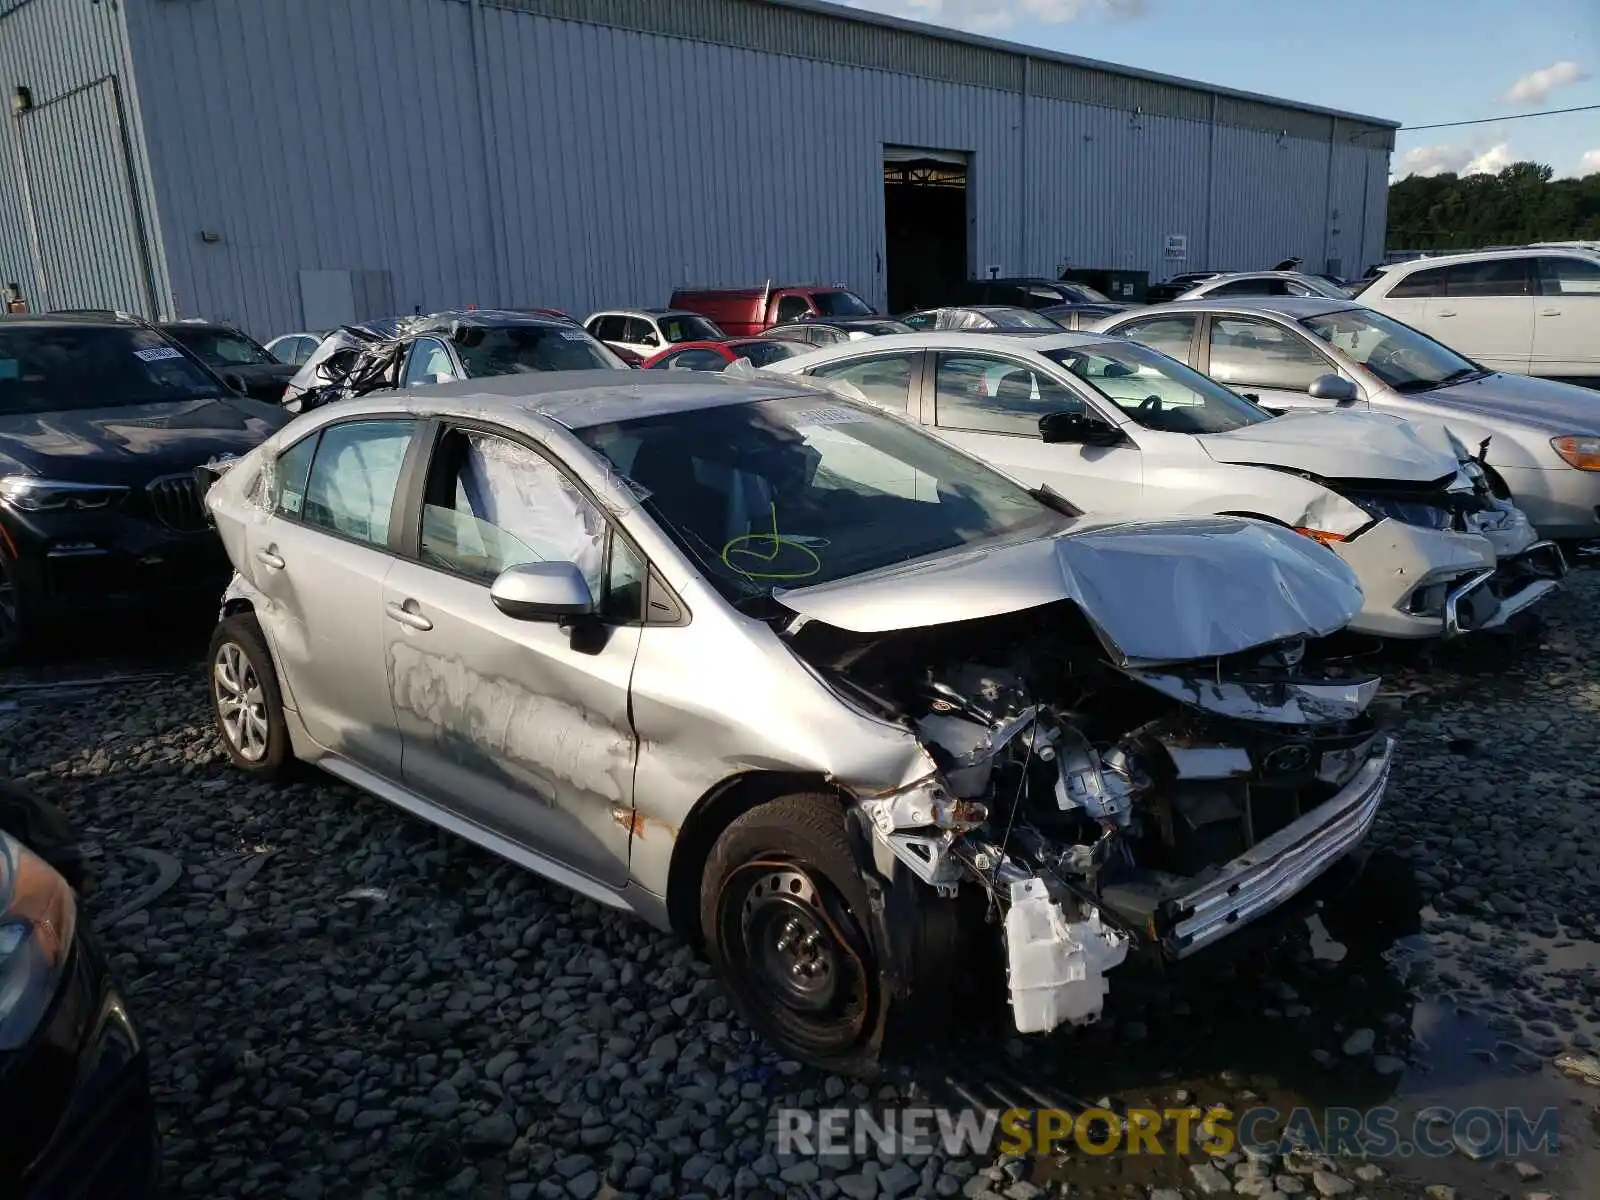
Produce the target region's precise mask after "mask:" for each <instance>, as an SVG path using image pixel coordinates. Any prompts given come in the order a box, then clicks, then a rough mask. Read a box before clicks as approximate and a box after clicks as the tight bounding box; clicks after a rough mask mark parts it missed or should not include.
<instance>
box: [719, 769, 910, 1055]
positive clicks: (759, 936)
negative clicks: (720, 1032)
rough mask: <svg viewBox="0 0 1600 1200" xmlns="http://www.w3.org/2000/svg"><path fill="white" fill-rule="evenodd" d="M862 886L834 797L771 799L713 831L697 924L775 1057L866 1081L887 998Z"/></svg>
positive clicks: (736, 1001) (736, 999)
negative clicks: (717, 834) (776, 1053)
mask: <svg viewBox="0 0 1600 1200" xmlns="http://www.w3.org/2000/svg"><path fill="white" fill-rule="evenodd" d="M870 912H871V907H870V901H869V898H868V891H867V884H866V880H865V879H864V878H863V875H862V870H861V867H860V865H859V864H858V862H857V859H856V855H855V853H854V852H853V850H852V848H851V842H850V837H849V832H848V829H847V826H846V823H845V814H844V810H843V808H842V807H841V805H840V803H839V801H838V799H837V798H836V797H834V796H829V795H825V794H819V793H802V794H796V795H788V796H780V797H779V798H778V799H776V800H771V801H769V802H767V803H766V804H762V805H760V806H758V807H756V808H753V809H751V810H750V811H749V812H746V813H744V814H742V815H741V816H739V817H737V818H735V819H734V820H733V821H732V822H731V823H730V824H729V825H728V827H727V828H726V829H724V830H723V831H722V834H721V836H720V837H719V838H718V839H717V841H716V844H715V845H714V846H713V847H712V849H711V854H710V856H709V857H708V858H707V860H706V865H705V869H704V872H703V873H702V875H701V880H700V927H701V933H702V936H703V937H704V940H705V946H706V948H707V951H708V953H709V955H710V958H711V962H712V965H713V966H714V967H715V968H716V970H717V972H718V974H719V975H720V976H721V978H722V982H723V984H724V986H725V987H726V988H727V989H728V994H729V997H730V999H731V1000H732V1002H733V1005H734V1007H735V1008H736V1009H737V1010H738V1012H739V1014H740V1015H741V1016H742V1017H743V1018H744V1019H745V1021H746V1022H748V1023H749V1024H750V1025H751V1026H753V1027H754V1028H755V1029H756V1030H758V1031H759V1032H760V1033H761V1034H762V1035H763V1036H764V1037H766V1038H767V1040H769V1041H770V1042H772V1043H773V1044H774V1045H776V1046H777V1047H778V1048H779V1049H780V1050H781V1051H782V1052H783V1053H784V1054H786V1055H788V1056H790V1057H792V1058H795V1059H798V1060H799V1061H801V1062H805V1063H809V1064H812V1065H814V1066H817V1067H821V1068H823V1069H825V1070H830V1071H839V1072H844V1073H847V1074H855V1075H870V1074H873V1073H874V1072H875V1069H876V1066H877V1059H878V1035H879V1027H880V1023H881V1019H882V1015H883V1005H884V1004H885V995H886V991H887V987H886V981H885V979H884V977H883V973H882V970H881V968H880V966H879V964H878V959H877V953H876V950H875V949H874V946H873V943H872V939H871V937H870V936H869V935H868V933H867V929H868V922H869V920H870V916H869V914H870Z"/></svg>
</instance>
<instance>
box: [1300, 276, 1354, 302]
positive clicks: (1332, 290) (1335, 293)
mask: <svg viewBox="0 0 1600 1200" xmlns="http://www.w3.org/2000/svg"><path fill="white" fill-rule="evenodd" d="M1295 282H1296V283H1298V284H1300V286H1302V287H1303V288H1305V289H1306V291H1308V292H1314V293H1315V294H1316V295H1318V296H1326V297H1327V298H1328V299H1329V300H1348V299H1350V293H1349V292H1348V291H1346V290H1345V289H1344V288H1342V287H1340V286H1339V285H1338V284H1336V283H1334V282H1333V281H1332V280H1329V279H1324V278H1322V276H1320V275H1302V276H1300V278H1299V279H1297V280H1295Z"/></svg>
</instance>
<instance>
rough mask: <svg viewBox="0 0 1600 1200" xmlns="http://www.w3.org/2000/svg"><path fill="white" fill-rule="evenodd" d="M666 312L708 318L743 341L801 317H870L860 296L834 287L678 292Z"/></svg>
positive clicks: (808, 285) (807, 285) (811, 285)
mask: <svg viewBox="0 0 1600 1200" xmlns="http://www.w3.org/2000/svg"><path fill="white" fill-rule="evenodd" d="M667 306H668V307H669V308H682V309H687V310H688V311H689V312H696V313H699V314H701V315H702V316H706V317H710V318H711V319H712V320H713V321H715V322H716V323H717V324H718V325H720V326H722V329H723V331H724V332H725V333H727V334H728V335H729V336H730V337H746V336H749V335H751V334H757V333H761V332H763V331H764V330H768V329H771V328H772V327H773V326H774V325H783V324H786V323H788V322H790V321H798V320H801V319H803V318H805V317H821V318H824V319H825V318H828V317H870V316H875V315H876V313H875V312H874V311H873V308H872V306H871V305H870V304H868V303H867V302H866V301H865V300H863V299H862V298H861V297H860V296H858V295H856V294H855V293H854V292H852V291H849V290H848V289H846V288H844V287H840V286H839V285H837V284H834V285H829V284H820V283H794V284H785V285H783V286H778V285H775V284H771V283H769V284H767V285H766V286H765V287H750V288H687V287H685V288H679V289H678V290H677V291H675V292H673V293H672V299H671V300H669V301H668V302H667Z"/></svg>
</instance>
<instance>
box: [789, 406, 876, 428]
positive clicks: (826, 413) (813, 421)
mask: <svg viewBox="0 0 1600 1200" xmlns="http://www.w3.org/2000/svg"><path fill="white" fill-rule="evenodd" d="M864 420H866V418H865V417H863V416H862V415H861V414H860V413H858V412H856V411H855V410H854V409H850V408H839V407H836V406H833V405H828V406H825V407H823V408H808V409H806V410H805V411H804V412H797V413H795V415H794V423H795V424H796V425H799V426H804V425H854V424H856V423H858V422H860V421H864Z"/></svg>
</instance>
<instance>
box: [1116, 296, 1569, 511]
mask: <svg viewBox="0 0 1600 1200" xmlns="http://www.w3.org/2000/svg"><path fill="white" fill-rule="evenodd" d="M1099 328H1100V329H1101V330H1102V331H1104V332H1107V333H1118V334H1122V335H1123V336H1125V337H1130V338H1133V339H1134V340H1135V341H1138V342H1142V343H1144V344H1145V345H1147V346H1150V347H1153V348H1154V349H1156V350H1160V351H1161V352H1162V353H1164V354H1168V355H1171V356H1172V357H1173V358H1176V359H1178V360H1179V361H1180V362H1186V363H1188V364H1189V365H1190V366H1192V367H1194V368H1195V369H1196V370H1198V371H1200V372H1201V373H1202V374H1205V375H1210V376H1211V377H1212V378H1213V379H1215V380H1216V381H1217V382H1218V383H1223V384H1226V385H1228V386H1229V387H1231V388H1233V389H1234V390H1235V391H1237V392H1241V393H1243V394H1245V395H1246V396H1249V397H1251V398H1253V399H1255V400H1256V401H1257V402H1258V403H1260V404H1261V405H1263V406H1264V407H1266V408H1273V409H1290V408H1308V407H1315V408H1335V407H1350V408H1371V409H1372V410H1373V411H1375V412H1387V413H1393V414H1394V415H1395V416H1399V417H1406V418H1408V419H1411V420H1428V421H1434V422H1438V423H1439V424H1442V425H1444V426H1445V428H1447V429H1449V430H1450V432H1451V433H1453V434H1455V436H1456V437H1458V438H1459V439H1460V440H1461V441H1462V442H1463V443H1465V444H1466V445H1467V446H1469V447H1471V448H1474V449H1475V450H1476V451H1477V454H1478V457H1479V458H1480V459H1481V460H1482V462H1483V466H1484V470H1485V472H1486V473H1487V474H1488V476H1489V478H1490V480H1491V481H1492V482H1493V483H1494V485H1495V487H1496V491H1497V492H1498V494H1499V495H1501V496H1503V497H1508V498H1510V499H1511V500H1513V501H1515V503H1516V505H1517V507H1518V508H1520V509H1521V510H1522V511H1523V513H1524V514H1526V516H1527V518H1528V520H1529V521H1531V522H1532V523H1533V525H1534V528H1536V529H1537V530H1538V531H1539V533H1540V535H1541V536H1542V537H1546V538H1551V539H1554V540H1559V541H1566V542H1589V541H1593V540H1595V539H1600V393H1597V392H1593V391H1590V390H1589V389H1587V388H1580V387H1575V386H1573V385H1571V384H1566V383H1557V382H1555V381H1554V380H1549V379H1534V378H1531V377H1529V376H1526V375H1506V374H1503V373H1501V372H1498V371H1490V370H1486V369H1485V368H1483V367H1481V366H1479V365H1478V364H1477V363H1475V362H1472V361H1471V360H1469V359H1466V358H1463V357H1462V356H1461V355H1459V354H1457V353H1456V352H1455V351H1454V350H1451V349H1450V348H1449V347H1447V346H1444V345H1442V344H1441V343H1439V342H1436V341H1434V340H1433V339H1432V338H1430V337H1428V336H1427V335H1426V334H1424V333H1420V332H1418V331H1417V330H1415V329H1413V328H1411V326H1409V325H1405V324H1403V323H1401V322H1400V321H1397V320H1395V319H1394V318H1393V317H1390V316H1386V315H1384V314H1383V313H1380V312H1375V311H1373V310H1372V309H1369V308H1365V307H1363V306H1362V305H1360V304H1358V303H1357V302H1356V301H1354V300H1331V299H1323V298H1320V297H1305V298H1301V297H1292V296H1238V297H1215V298H1207V299H1200V300H1180V301H1177V302H1174V303H1172V304H1163V305H1156V306H1153V307H1150V308H1144V309H1139V310H1136V311H1130V312H1128V313H1124V314H1119V315H1117V316H1115V317H1112V318H1110V319H1108V320H1106V321H1103V322H1101V324H1100V326H1099Z"/></svg>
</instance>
